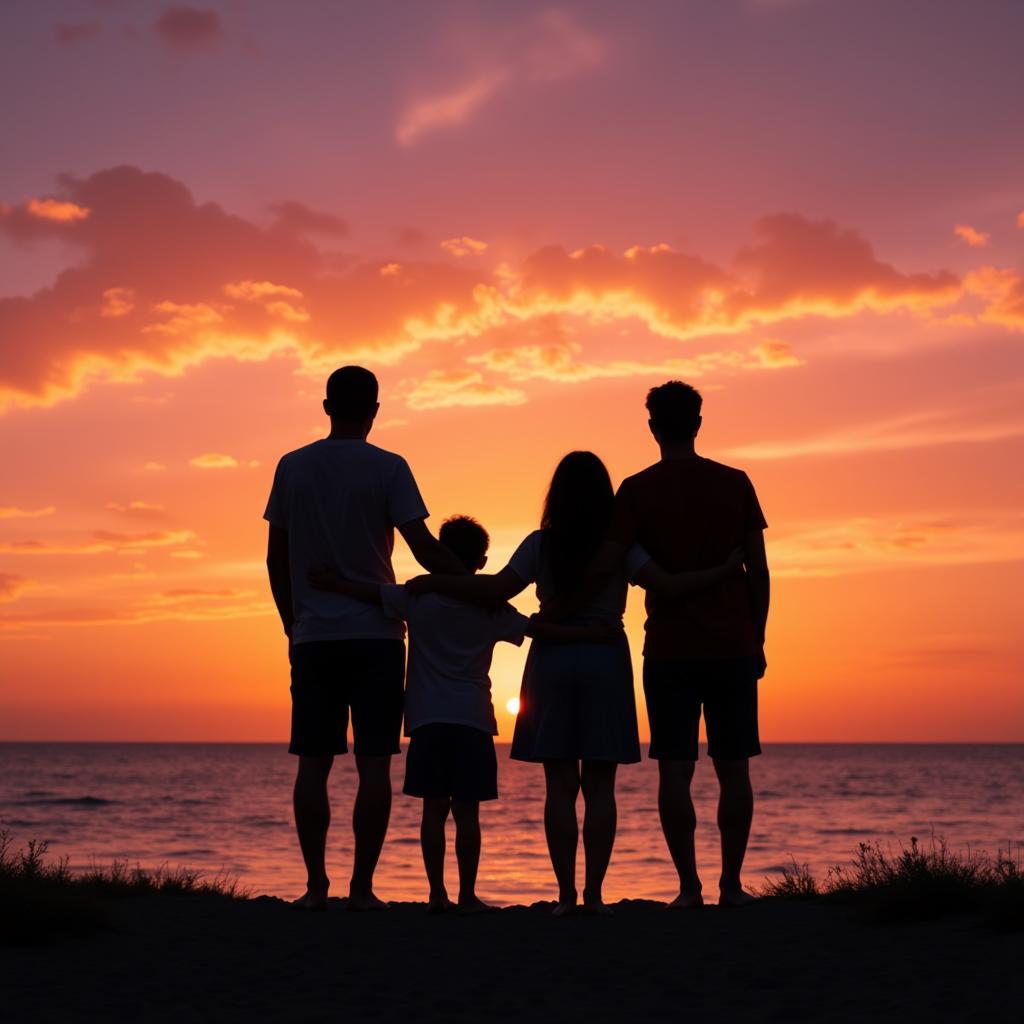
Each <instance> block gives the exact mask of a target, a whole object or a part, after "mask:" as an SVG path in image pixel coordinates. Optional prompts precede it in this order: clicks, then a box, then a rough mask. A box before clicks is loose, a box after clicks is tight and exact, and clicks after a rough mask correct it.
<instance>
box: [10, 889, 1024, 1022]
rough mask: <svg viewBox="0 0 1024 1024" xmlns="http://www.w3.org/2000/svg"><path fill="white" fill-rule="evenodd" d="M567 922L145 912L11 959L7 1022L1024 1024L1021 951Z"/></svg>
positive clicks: (774, 923) (812, 917)
mask: <svg viewBox="0 0 1024 1024" xmlns="http://www.w3.org/2000/svg"><path fill="white" fill-rule="evenodd" d="M550 909H551V908H550V905H544V904H537V905H534V906H533V907H515V908H508V909H505V910H502V911H500V912H498V913H494V914H489V915H486V916H481V917H474V918H460V917H456V916H445V917H432V916H429V915H427V914H426V913H425V911H424V909H423V908H422V906H419V905H415V904H395V905H393V906H392V907H391V909H389V910H388V911H386V912H382V913H376V914H351V913H347V912H345V911H344V910H341V909H337V908H332V909H331V910H330V911H328V912H327V913H326V914H303V913H300V912H298V911H295V910H293V909H292V908H291V907H289V906H287V905H286V904H284V903H282V902H281V901H279V900H274V899H270V898H269V897H261V898H259V899H254V900H249V901H245V902H235V903H229V902H224V901H220V900H216V899H210V898H207V897H199V896H193V897H137V898H129V899H123V900H119V901H116V902H113V903H112V904H111V928H109V929H108V930H105V931H102V932H100V933H98V934H96V935H94V936H92V937H91V938H88V939H74V940H67V941H64V942H61V943H59V944H56V945H52V946H47V947H39V948H15V949H10V948H8V949H4V950H0V1019H2V1020H3V1021H5V1022H6V1021H10V1022H12V1024H14V1022H21V1021H79V1020H90V1021H91V1020H96V1021H99V1020H109V1021H165V1020H166V1021H171V1020H173V1021H178V1022H180V1021H206V1020H209V1021H236V1020H238V1021H242V1020H247V1021H253V1020H256V1021H264V1020H273V1021H276V1020H282V1021H283V1020H289V1021H321V1020H323V1021H326V1020H344V1021H347V1022H359V1021H375V1022H384V1021H399V1020H401V1021H407V1022H417V1024H419V1022H432V1021H466V1022H469V1021H474V1022H476V1021H489V1020H498V1021H505V1020H508V1021H517V1022H526V1024H539V1022H547V1021H559V1022H577V1021H585V1022H604V1021H615V1022H624V1021H650V1020H655V1021H661V1020H666V1021H668V1020H673V1021H743V1020H766V1021H787V1022H788V1021H801V1020H808V1021H820V1020H871V1021H883V1020H884V1021H887V1020H901V1021H904V1022H905V1021H908V1020H911V1021H913V1020H927V1021H946V1020H950V1021H952V1020H956V1021H970V1020H978V1021H982V1020H984V1021H986V1022H988V1021H993V1020H998V1021H1010V1020H1013V1021H1020V1020H1024V971H1022V970H1021V964H1022V963H1024V935H1021V934H1020V933H1017V934H1009V935H1005V934H998V933H995V932H993V931H992V930H990V929H989V928H987V927H986V926H984V925H982V924H979V923H978V922H977V921H974V920H970V919H952V920H946V921H942V922H938V923H932V924H923V925H921V924H919V925H899V926H885V927H879V926H871V925H866V924H862V923H858V922H857V921H856V920H855V919H852V918H851V917H850V915H849V914H848V912H847V911H846V910H844V909H841V908H835V907H821V906H810V905H807V904H794V903H789V902H786V903H780V902H774V901H764V902H761V903H759V904H757V905H754V906H751V907H747V908H743V909H740V910H720V909H718V908H714V907H709V908H706V909H705V910H702V911H697V912H678V911H669V910H667V909H665V908H664V907H663V906H661V905H660V904H656V903H647V902H624V903H621V904H618V905H617V907H616V913H615V915H614V916H613V917H610V918H586V917H574V918H566V919H556V918H553V917H551V915H550Z"/></svg>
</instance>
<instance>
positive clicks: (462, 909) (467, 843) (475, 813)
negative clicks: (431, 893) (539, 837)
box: [452, 800, 491, 914]
mask: <svg viewBox="0 0 1024 1024" xmlns="http://www.w3.org/2000/svg"><path fill="white" fill-rule="evenodd" d="M452 814H453V815H454V817H455V856H456V858H457V859H458V862H459V913H460V914H479V913H482V912H483V911H486V910H490V909H491V907H489V906H488V905H487V904H486V903H484V901H483V900H482V899H480V897H479V896H477V894H476V875H477V871H478V870H479V869H480V802H479V801H478V800H453V801H452Z"/></svg>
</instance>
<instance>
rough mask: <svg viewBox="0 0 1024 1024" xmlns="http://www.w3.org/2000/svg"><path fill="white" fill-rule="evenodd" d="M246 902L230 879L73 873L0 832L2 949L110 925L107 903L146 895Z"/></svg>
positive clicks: (42, 849)
mask: <svg viewBox="0 0 1024 1024" xmlns="http://www.w3.org/2000/svg"><path fill="white" fill-rule="evenodd" d="M157 893H160V894H165V895H179V896H212V897H217V898H221V899H246V898H248V897H249V896H250V895H251V894H250V892H249V891H248V890H247V889H243V888H242V887H240V886H239V884H238V881H237V879H235V878H233V877H231V876H229V875H217V876H213V877H207V876H206V875H204V874H203V873H202V872H199V871H192V870H189V869H187V868H180V867H179V868H169V867H167V866H163V867H159V868H153V869H147V868H143V867H140V866H138V865H135V866H132V865H130V864H129V863H128V862H127V861H115V862H114V863H113V864H111V865H110V866H109V867H99V866H96V865H94V866H93V867H91V868H89V869H88V870H86V871H80V872H74V871H72V870H71V868H70V867H69V864H68V860H67V858H66V857H61V858H57V859H52V858H50V857H48V856H47V844H46V843H45V842H43V841H40V840H29V841H28V843H27V845H26V846H25V847H19V848H17V849H16V848H15V847H14V843H13V840H12V838H11V835H10V833H9V832H8V831H7V830H5V829H0V921H3V927H2V928H0V946H21V945H38V944H42V943H46V942H49V941H52V940H54V939H57V938H61V937H66V936H74V935H85V934H89V933H90V932H94V931H96V930H98V929H100V928H105V927H108V926H109V913H108V901H109V900H111V899H118V898H123V897H130V896H144V895H150V894H157Z"/></svg>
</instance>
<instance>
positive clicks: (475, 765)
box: [402, 722, 498, 800]
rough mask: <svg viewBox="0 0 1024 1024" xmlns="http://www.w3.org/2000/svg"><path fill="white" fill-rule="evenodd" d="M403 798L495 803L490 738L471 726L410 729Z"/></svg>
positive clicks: (437, 724)
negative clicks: (404, 796) (442, 798)
mask: <svg viewBox="0 0 1024 1024" xmlns="http://www.w3.org/2000/svg"><path fill="white" fill-rule="evenodd" d="M402 792H403V793H405V794H406V795H407V796H421V797H451V798H452V799H453V800H496V799H497V798H498V758H497V756H496V755H495V753H494V737H493V736H491V735H490V734H489V733H486V732H484V731H483V730H482V729H474V728H473V727H472V726H471V725H452V724H449V723H448V722H434V723H432V724H430V725H421V726H420V727H419V728H418V729H413V731H412V737H411V738H410V740H409V750H408V752H407V753H406V755H405V785H404V786H403V787H402Z"/></svg>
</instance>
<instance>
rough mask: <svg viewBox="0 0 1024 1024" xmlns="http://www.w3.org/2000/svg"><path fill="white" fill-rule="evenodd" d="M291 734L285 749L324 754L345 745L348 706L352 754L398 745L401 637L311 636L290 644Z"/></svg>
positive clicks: (371, 754) (383, 751)
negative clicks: (344, 638) (305, 640)
mask: <svg viewBox="0 0 1024 1024" xmlns="http://www.w3.org/2000/svg"><path fill="white" fill-rule="evenodd" d="M291 663H292V688H291V689H292V739H291V743H290V744H289V746H288V753H290V754H298V755H299V756H300V757H327V756H329V755H331V754H344V753H347V751H348V742H347V740H346V735H347V733H348V714H349V708H351V709H352V733H353V736H354V739H355V743H354V747H355V752H356V753H357V754H365V755H367V756H369V757H374V756H383V755H385V754H397V753H399V751H400V750H401V747H400V745H399V740H400V738H401V735H402V704H403V701H404V697H405V693H404V689H405V643H404V642H403V641H401V640H314V641H310V642H309V643H304V644H293V645H292V650H291Z"/></svg>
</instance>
